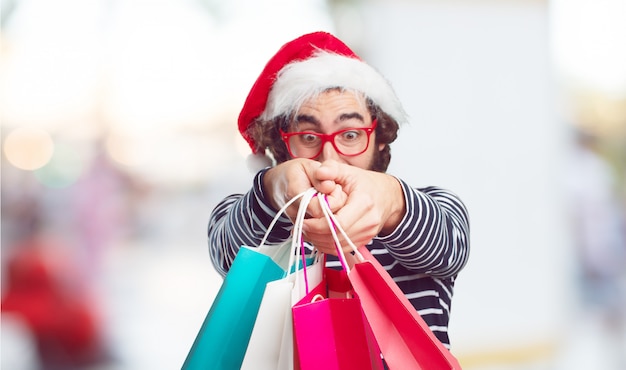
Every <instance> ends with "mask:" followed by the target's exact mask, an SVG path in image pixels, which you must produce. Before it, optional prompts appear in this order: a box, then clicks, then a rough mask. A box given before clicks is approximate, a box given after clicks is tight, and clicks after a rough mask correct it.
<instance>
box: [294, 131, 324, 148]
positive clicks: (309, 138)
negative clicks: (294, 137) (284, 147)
mask: <svg viewBox="0 0 626 370" xmlns="http://www.w3.org/2000/svg"><path fill="white" fill-rule="evenodd" d="M298 139H299V141H300V142H301V143H302V144H306V145H315V144H317V143H319V140H320V138H319V137H317V135H315V134H311V133H302V134H300V135H298Z"/></svg>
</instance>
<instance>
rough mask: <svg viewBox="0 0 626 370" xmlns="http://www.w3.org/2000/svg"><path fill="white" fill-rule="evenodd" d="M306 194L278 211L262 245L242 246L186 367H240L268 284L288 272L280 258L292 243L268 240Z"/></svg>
mask: <svg viewBox="0 0 626 370" xmlns="http://www.w3.org/2000/svg"><path fill="white" fill-rule="evenodd" d="M302 196H304V193H303V194H300V195H298V196H296V197H294V198H293V199H292V200H290V201H289V202H288V203H287V204H286V205H285V206H284V207H283V208H282V209H281V210H280V211H279V212H278V213H277V215H276V217H275V218H274V220H273V221H272V223H271V224H270V226H269V227H268V231H267V233H266V234H265V236H264V238H263V240H262V241H261V243H260V245H259V246H258V247H256V248H251V247H246V246H242V247H241V248H240V249H239V251H238V252H237V255H236V256H235V259H234V261H233V264H232V266H231V267H230V269H229V271H228V273H227V274H226V277H225V278H224V281H223V282H222V286H221V287H220V290H219V291H218V293H217V296H216V297H215V299H214V301H213V303H212V305H211V308H210V309H209V312H208V314H207V316H206V317H205V319H204V322H203V323H202V326H201V327H200V330H199V332H198V334H197V336H196V338H195V340H194V342H193V344H192V346H191V349H190V350H189V353H188V354H187V357H186V358H185V362H184V363H183V365H182V369H183V370H196V369H219V370H235V369H239V368H240V366H241V363H242V361H243V358H244V355H245V352H246V348H247V346H248V342H249V340H250V335H251V333H252V329H253V326H254V323H255V320H256V316H257V314H258V310H259V306H260V304H261V300H262V297H263V293H264V291H265V288H266V285H267V283H269V282H271V281H274V280H277V279H280V278H282V277H283V276H284V275H285V269H284V268H283V267H281V266H280V265H279V264H278V263H277V261H278V262H280V261H282V260H284V256H285V253H284V249H285V248H286V249H288V250H290V246H291V244H287V243H286V244H283V245H282V246H274V247H269V246H265V241H266V240H267V237H268V235H269V233H270V231H271V230H272V228H273V226H274V225H275V223H276V222H277V220H278V218H279V216H280V215H281V214H282V213H283V212H284V210H285V209H286V208H287V207H288V206H289V205H290V204H291V203H293V202H294V201H295V200H296V199H298V198H299V197H302ZM272 257H274V258H276V259H277V260H274V259H273V258H272Z"/></svg>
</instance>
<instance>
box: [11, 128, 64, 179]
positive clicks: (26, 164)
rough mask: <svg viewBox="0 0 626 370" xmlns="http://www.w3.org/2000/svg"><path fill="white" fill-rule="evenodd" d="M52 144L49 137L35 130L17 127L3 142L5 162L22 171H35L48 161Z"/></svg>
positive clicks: (45, 133) (52, 148)
mask: <svg viewBox="0 0 626 370" xmlns="http://www.w3.org/2000/svg"><path fill="white" fill-rule="evenodd" d="M53 153H54V142H53V141H52V138H51V137H50V135H49V134H48V133H47V132H46V131H44V130H42V129H37V128H29V127H19V128H16V129H15V130H13V131H11V133H9V135H8V136H7V137H6V139H5V140H4V154H5V155H6V158H7V160H8V161H9V162H10V163H11V164H12V165H14V166H15V167H17V168H19V169H22V170H36V169H38V168H41V167H43V166H44V165H46V163H48V161H50V159H51V158H52V154H53Z"/></svg>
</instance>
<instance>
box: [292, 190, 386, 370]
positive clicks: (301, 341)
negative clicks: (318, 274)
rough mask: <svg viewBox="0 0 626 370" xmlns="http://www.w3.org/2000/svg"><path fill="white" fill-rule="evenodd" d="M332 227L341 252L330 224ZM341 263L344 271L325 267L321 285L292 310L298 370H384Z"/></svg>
mask: <svg viewBox="0 0 626 370" xmlns="http://www.w3.org/2000/svg"><path fill="white" fill-rule="evenodd" d="M320 203H322V202H320ZM329 226H331V231H332V232H333V239H334V241H335V245H336V246H337V248H338V249H340V247H341V246H340V244H339V241H338V239H337V236H336V234H335V233H334V229H333V228H332V224H330V222H329ZM340 262H341V266H342V269H341V270H333V269H331V268H324V279H323V280H322V282H321V283H320V284H318V286H317V287H315V288H314V289H312V290H311V291H310V292H309V293H308V294H307V295H306V296H305V297H304V298H303V299H302V300H301V301H300V302H299V303H297V304H296V305H295V306H294V307H293V309H292V314H293V331H294V340H295V345H294V347H295V357H294V361H295V368H298V369H302V370H318V369H331V370H334V369H336V370H340V369H341V370H352V369H354V370H367V369H383V365H382V360H381V356H380V349H379V347H378V345H377V343H376V341H375V340H374V338H373V335H372V331H371V329H370V328H369V324H368V323H367V320H366V318H365V315H364V313H363V310H362V309H361V302H360V300H359V297H357V296H355V294H354V291H353V289H352V285H351V283H350V280H349V278H348V274H349V267H348V265H347V263H346V261H345V258H340ZM306 274H307V269H306V267H305V268H304V275H305V276H306Z"/></svg>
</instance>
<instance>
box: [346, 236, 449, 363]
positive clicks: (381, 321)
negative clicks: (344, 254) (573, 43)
mask: <svg viewBox="0 0 626 370" xmlns="http://www.w3.org/2000/svg"><path fill="white" fill-rule="evenodd" d="M359 252H360V253H361V255H362V256H363V257H364V259H365V260H364V261H362V262H358V263H356V264H355V265H354V266H353V267H352V270H351V271H350V275H349V278H350V282H351V283H352V286H353V287H354V290H355V292H357V294H358V295H359V298H360V299H361V305H362V307H363V311H364V312H365V316H366V317H367V319H368V321H369V323H370V325H371V327H372V331H373V332H374V336H375V337H376V340H377V342H378V344H379V345H380V348H381V351H382V353H383V356H384V358H385V361H386V362H387V364H388V365H389V367H390V368H391V369H416V370H419V369H423V370H431V369H461V366H460V364H459V363H458V361H457V359H456V358H455V357H454V356H453V355H452V353H451V352H450V351H449V350H448V349H447V348H446V347H444V346H443V344H442V343H441V342H440V341H439V340H438V339H437V337H435V335H434V334H433V333H432V331H431V330H430V329H429V328H428V325H427V324H426V322H425V321H424V319H422V317H421V316H420V315H419V313H418V312H417V311H416V310H415V308H414V307H413V305H411V303H410V302H409V300H408V299H407V298H406V296H405V295H404V293H403V292H402V290H400V288H399V287H398V285H397V284H396V283H395V282H394V281H393V279H392V278H391V276H390V275H389V273H388V272H387V271H386V270H385V269H384V268H383V267H382V266H381V265H380V263H378V261H377V260H376V259H375V257H373V256H372V255H371V254H370V252H369V251H368V250H367V247H365V246H363V247H361V248H359Z"/></svg>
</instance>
